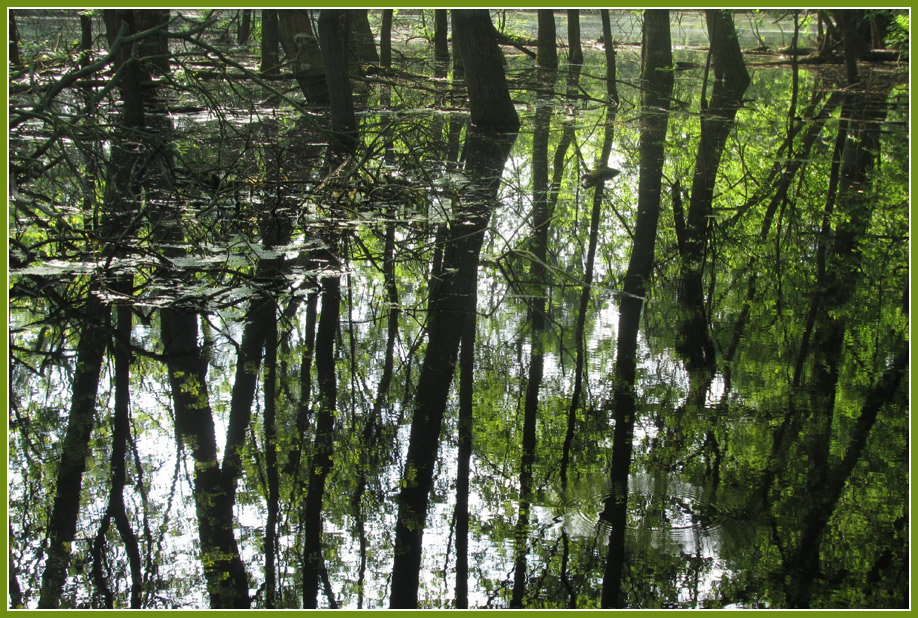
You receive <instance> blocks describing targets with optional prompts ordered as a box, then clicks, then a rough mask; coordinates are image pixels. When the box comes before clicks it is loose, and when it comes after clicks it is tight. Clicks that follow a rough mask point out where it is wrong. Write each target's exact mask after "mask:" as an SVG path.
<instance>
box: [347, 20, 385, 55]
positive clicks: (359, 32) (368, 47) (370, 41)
mask: <svg viewBox="0 0 918 618" xmlns="http://www.w3.org/2000/svg"><path fill="white" fill-rule="evenodd" d="M348 13H349V15H348V18H347V21H348V25H349V28H350V32H349V34H350V40H351V46H352V47H351V49H352V51H351V53H352V55H353V57H354V59H355V60H356V62H355V66H356V65H357V64H359V63H367V64H379V53H378V52H377V51H376V40H375V39H374V38H373V31H372V30H371V29H370V19H369V17H368V15H367V9H350V10H349V11H348Z"/></svg>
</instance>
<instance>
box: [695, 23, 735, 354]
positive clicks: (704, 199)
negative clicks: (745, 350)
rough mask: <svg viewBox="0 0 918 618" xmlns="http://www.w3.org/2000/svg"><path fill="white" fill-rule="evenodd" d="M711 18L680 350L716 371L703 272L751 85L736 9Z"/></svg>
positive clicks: (696, 161) (696, 160)
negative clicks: (719, 191)
mask: <svg viewBox="0 0 918 618" xmlns="http://www.w3.org/2000/svg"><path fill="white" fill-rule="evenodd" d="M707 22H708V32H709V33H710V39H711V55H712V59H713V67H714V78H715V81H714V90H713V94H712V96H711V102H710V105H709V106H708V107H707V109H704V108H703V109H702V116H701V140H700V142H699V144H698V154H697V157H696V159H695V174H694V177H693V179H692V194H691V202H690V204H689V210H688V216H687V218H686V221H685V239H684V251H683V253H682V256H681V258H682V259H681V277H680V283H679V303H680V304H681V305H682V311H683V312H684V316H683V319H682V325H681V326H680V329H679V331H680V332H679V341H678V343H677V349H678V350H679V353H680V354H681V355H683V356H684V357H685V359H686V363H687V367H688V368H689V369H707V370H711V369H713V367H714V343H713V341H712V339H711V334H710V329H709V324H708V318H707V316H706V314H705V313H706V312H705V306H704V291H703V282H702V273H703V269H704V262H705V252H706V248H707V246H708V242H707V241H708V230H709V229H710V226H711V217H712V213H713V209H712V202H713V199H714V184H715V182H716V179H717V169H718V167H719V166H720V158H721V155H722V153H723V149H724V146H725V144H726V142H727V137H728V136H729V134H730V131H731V130H732V129H733V122H734V118H735V117H736V111H737V109H738V108H739V107H740V106H741V105H742V95H743V93H744V92H745V90H746V87H747V86H748V85H749V74H748V73H747V71H746V66H745V64H744V63H743V56H742V52H740V49H739V42H738V39H737V36H736V31H735V29H734V27H733V18H732V17H731V16H730V14H729V13H728V12H726V11H723V10H709V11H708V12H707ZM702 105H704V102H702Z"/></svg>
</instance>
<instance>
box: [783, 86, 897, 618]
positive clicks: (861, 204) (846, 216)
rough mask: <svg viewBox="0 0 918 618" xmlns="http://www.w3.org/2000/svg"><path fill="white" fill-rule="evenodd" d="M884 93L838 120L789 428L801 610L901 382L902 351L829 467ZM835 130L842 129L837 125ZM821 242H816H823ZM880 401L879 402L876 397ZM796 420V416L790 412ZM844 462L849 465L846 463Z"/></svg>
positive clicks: (792, 563) (791, 578) (791, 579)
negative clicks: (796, 404)
mask: <svg viewBox="0 0 918 618" xmlns="http://www.w3.org/2000/svg"><path fill="white" fill-rule="evenodd" d="M887 91H888V90H886V91H879V92H877V91H874V92H869V93H867V92H855V93H849V94H848V95H847V98H848V100H847V101H846V103H845V104H843V106H842V115H843V117H845V118H847V119H848V121H849V126H848V128H847V131H846V132H845V133H844V135H845V139H844V147H843V149H842V157H841V164H840V170H839V190H838V196H837V199H836V205H837V207H838V210H839V213H838V216H837V217H836V218H835V220H836V221H837V222H838V223H837V225H836V227H835V230H834V234H833V235H832V238H833V242H832V245H831V250H830V251H826V261H825V270H824V276H821V277H819V279H818V280H817V283H816V285H817V288H818V292H819V294H818V296H819V298H820V300H819V302H818V304H815V303H814V307H816V309H815V311H814V312H811V314H814V315H815V317H814V328H813V336H812V359H813V363H812V367H811V374H810V379H809V385H808V388H806V389H805V395H804V397H805V399H806V405H805V406H802V407H805V411H803V410H802V411H800V412H799V413H798V414H800V415H802V416H800V417H799V418H798V419H796V420H793V419H792V424H793V425H796V426H799V427H801V428H802V431H794V432H793V434H797V433H801V434H802V435H804V436H806V447H803V446H801V447H800V450H801V452H802V454H801V457H805V458H807V459H808V460H809V461H808V469H809V472H808V474H807V475H806V479H807V483H806V487H805V488H804V495H806V496H807V498H806V500H807V507H806V508H807V513H808V515H807V517H805V518H803V522H804V530H803V535H802V537H801V539H800V541H799V542H798V544H797V547H796V548H795V550H794V552H793V554H792V556H791V557H790V558H789V560H788V564H787V567H788V576H787V580H786V581H787V583H788V593H787V594H788V597H787V600H788V605H789V606H791V607H807V606H808V605H809V597H810V593H811V586H812V583H813V581H814V579H815V578H816V577H817V576H818V574H819V547H820V542H821V539H822V536H823V533H824V531H825V528H826V526H827V524H828V520H829V518H830V517H831V515H832V511H833V510H834V508H835V506H836V503H837V501H838V497H839V496H840V495H841V492H842V489H843V488H844V484H845V482H846V481H847V478H848V476H849V475H850V473H851V470H852V469H853V467H854V463H855V462H856V461H857V458H858V457H859V455H860V451H861V450H862V449H863V445H864V443H863V441H864V440H866V436H867V433H869V431H870V428H871V427H872V426H873V423H874V420H875V419H876V415H877V413H878V411H879V408H880V407H881V405H882V404H883V402H884V401H885V399H887V398H888V397H890V396H891V395H892V393H893V392H894V391H895V389H896V387H897V385H898V381H899V380H900V379H901V373H902V371H903V366H902V364H903V363H904V355H903V354H904V353H903V354H900V355H899V356H898V357H897V359H896V364H894V365H893V366H892V367H891V368H890V369H888V370H887V374H886V375H884V376H883V378H881V379H880V380H879V381H878V383H877V385H876V386H875V388H874V392H873V393H872V394H871V395H870V397H868V403H867V404H865V406H864V407H863V408H862V411H861V415H860V418H859V420H858V431H859V432H862V433H858V434H855V435H854V438H853V441H852V444H851V446H849V449H848V452H847V453H846V455H845V457H844V458H843V460H842V463H841V464H837V465H835V466H832V465H831V462H830V457H829V449H830V446H831V442H832V433H833V424H834V418H835V407H836V394H837V389H838V379H839V373H840V371H841V364H842V357H843V344H844V339H845V333H846V326H845V322H844V321H843V319H842V318H840V317H839V315H838V314H839V313H840V312H841V311H842V310H843V309H844V307H845V306H846V305H847V304H848V303H849V301H850V300H851V299H852V298H853V296H854V293H855V290H856V288H857V286H858V284H859V282H860V280H861V278H862V275H861V272H860V271H861V266H860V264H861V251H860V248H859V246H860V242H861V239H862V238H863V237H864V235H865V234H866V232H867V229H868V226H869V223H870V218H871V215H872V211H873V201H872V195H871V194H872V189H871V186H870V185H871V178H870V176H871V172H872V170H873V166H874V162H875V161H876V158H877V155H878V153H879V150H880V124H881V122H882V120H883V118H885V116H886V92H887ZM840 131H842V129H841V128H840ZM827 240H828V238H827V237H824V238H823V239H821V243H823V244H825V243H826V242H827ZM878 393H880V394H882V397H880V394H878ZM877 397H879V400H877V401H875V400H874V399H876V398H877ZM795 416H796V415H795ZM780 438H781V440H780V441H776V446H777V447H779V449H780V450H779V454H780V453H785V452H787V451H788V448H789V446H788V443H789V441H790V440H791V439H792V438H793V436H792V435H791V432H787V431H785V432H783V433H782V434H781V435H780ZM849 459H850V461H849Z"/></svg>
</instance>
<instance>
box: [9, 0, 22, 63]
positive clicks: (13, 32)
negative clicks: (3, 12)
mask: <svg viewBox="0 0 918 618" xmlns="http://www.w3.org/2000/svg"><path fill="white" fill-rule="evenodd" d="M9 37H10V48H9V49H10V57H9V61H10V65H12V66H14V67H19V66H22V59H21V58H20V57H19V30H17V28H16V11H14V10H13V9H10V10H9Z"/></svg>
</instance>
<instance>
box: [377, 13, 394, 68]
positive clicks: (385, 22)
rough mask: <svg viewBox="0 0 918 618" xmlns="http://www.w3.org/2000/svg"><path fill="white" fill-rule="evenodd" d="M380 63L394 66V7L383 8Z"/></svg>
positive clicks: (380, 29) (388, 66)
mask: <svg viewBox="0 0 918 618" xmlns="http://www.w3.org/2000/svg"><path fill="white" fill-rule="evenodd" d="M379 64H380V66H383V67H385V68H390V67H391V66H392V9H383V12H382V24H381V25H380V27H379Z"/></svg>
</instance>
